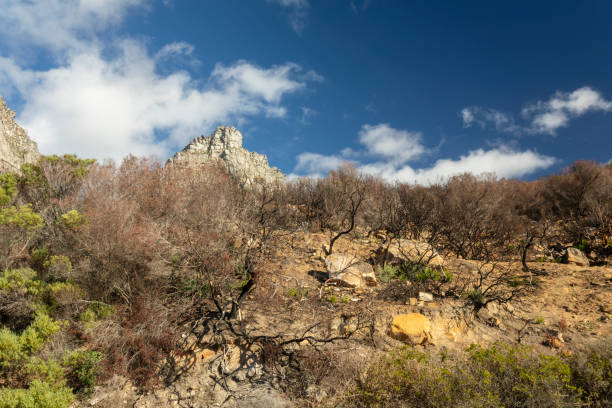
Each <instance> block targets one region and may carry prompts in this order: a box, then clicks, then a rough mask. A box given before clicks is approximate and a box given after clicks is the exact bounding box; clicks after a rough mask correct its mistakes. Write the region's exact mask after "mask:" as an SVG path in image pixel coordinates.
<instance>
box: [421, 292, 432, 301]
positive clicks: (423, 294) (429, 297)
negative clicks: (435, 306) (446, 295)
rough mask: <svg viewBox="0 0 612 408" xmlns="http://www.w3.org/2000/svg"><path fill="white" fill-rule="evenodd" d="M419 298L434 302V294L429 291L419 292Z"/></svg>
mask: <svg viewBox="0 0 612 408" xmlns="http://www.w3.org/2000/svg"><path fill="white" fill-rule="evenodd" d="M419 300H422V301H423V302H433V295H432V294H431V293H428V292H419Z"/></svg>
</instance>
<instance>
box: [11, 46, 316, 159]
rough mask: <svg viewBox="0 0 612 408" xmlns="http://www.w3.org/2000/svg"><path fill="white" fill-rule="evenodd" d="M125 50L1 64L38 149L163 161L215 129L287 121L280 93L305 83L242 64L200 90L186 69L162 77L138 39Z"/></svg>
mask: <svg viewBox="0 0 612 408" xmlns="http://www.w3.org/2000/svg"><path fill="white" fill-rule="evenodd" d="M120 48H121V51H120V52H119V54H118V56H117V57H116V58H114V59H112V60H110V61H109V60H106V59H104V58H103V57H102V56H101V55H100V54H99V53H98V52H96V51H92V52H90V53H82V54H78V55H77V56H75V57H74V58H72V59H71V60H70V62H69V63H68V64H67V65H66V66H63V67H59V68H55V69H51V70H48V71H29V70H21V69H19V68H18V67H15V66H14V65H11V64H10V63H8V64H7V63H6V61H0V72H3V74H4V76H6V77H8V78H9V79H10V80H11V82H12V83H13V84H15V85H16V86H17V87H18V88H19V93H20V94H21V95H22V96H23V97H25V98H26V102H25V105H24V107H23V109H22V111H21V114H20V116H19V120H20V122H21V123H22V124H23V126H24V127H25V128H26V129H28V131H29V133H30V134H31V135H32V136H33V138H34V139H35V140H36V141H37V142H38V143H39V146H40V149H41V151H43V152H45V153H56V152H63V151H65V150H66V149H70V150H71V151H74V152H75V153H78V154H79V155H83V156H87V157H97V158H104V157H112V158H121V157H123V156H124V155H126V154H127V153H133V154H137V155H147V154H157V155H160V156H162V157H165V156H167V154H168V153H169V152H170V151H171V150H172V149H175V148H176V147H180V146H181V145H184V144H185V143H186V142H187V141H188V140H189V139H190V138H192V137H193V136H194V135H197V134H198V132H199V131H201V130H202V129H210V128H211V127H213V126H215V125H216V124H220V123H222V122H227V121H236V120H238V119H240V118H241V117H244V116H248V115H257V114H265V115H268V116H282V115H283V114H284V108H283V107H282V106H280V105H279V103H280V101H281V98H282V96H283V95H286V94H289V93H292V92H296V91H298V90H300V89H302V88H304V86H305V83H304V82H300V81H298V80H295V79H293V78H292V77H293V75H294V73H295V72H297V71H299V70H300V68H299V66H297V65H294V64H285V65H281V66H277V67H272V68H262V67H259V66H257V65H254V64H251V63H248V62H245V61H239V62H237V63H235V64H233V65H231V66H224V65H217V66H216V68H215V69H214V71H213V73H212V75H211V76H210V78H209V80H208V82H207V83H206V84H204V85H203V86H202V85H198V84H197V82H196V81H194V80H193V78H191V77H190V76H189V74H187V73H186V72H176V73H173V74H170V75H166V76H160V75H159V74H157V73H156V66H157V62H156V60H155V58H153V57H151V56H150V55H149V54H148V53H147V51H146V49H144V47H143V46H142V44H140V43H138V42H133V41H124V42H123V43H122V44H121V47H120ZM0 76H2V75H0ZM160 135H162V136H165V137H160Z"/></svg>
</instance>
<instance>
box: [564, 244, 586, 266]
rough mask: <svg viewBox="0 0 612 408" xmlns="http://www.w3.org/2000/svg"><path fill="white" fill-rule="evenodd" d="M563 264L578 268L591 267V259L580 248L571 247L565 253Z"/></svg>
mask: <svg viewBox="0 0 612 408" xmlns="http://www.w3.org/2000/svg"><path fill="white" fill-rule="evenodd" d="M563 262H564V263H569V264H574V265H578V266H589V258H587V256H586V255H585V254H584V252H582V251H581V250H579V249H578V248H574V247H569V248H567V249H566V250H565V252H564V253H563Z"/></svg>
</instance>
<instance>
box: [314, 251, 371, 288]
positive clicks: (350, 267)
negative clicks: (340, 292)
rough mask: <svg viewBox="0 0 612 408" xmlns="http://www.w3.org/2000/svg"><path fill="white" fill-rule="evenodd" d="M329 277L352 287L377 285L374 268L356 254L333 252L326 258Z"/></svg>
mask: <svg viewBox="0 0 612 408" xmlns="http://www.w3.org/2000/svg"><path fill="white" fill-rule="evenodd" d="M325 267H326V268H327V272H328V274H329V279H330V280H331V281H332V282H336V283H338V284H340V285H343V286H348V287H350V288H356V287H362V286H366V285H369V286H373V285H376V275H374V268H372V265H370V264H369V263H367V262H364V261H361V260H359V259H357V258H355V257H354V256H350V255H346V254H341V253H333V254H331V255H329V256H328V257H327V258H325Z"/></svg>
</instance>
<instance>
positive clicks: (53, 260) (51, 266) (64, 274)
mask: <svg viewBox="0 0 612 408" xmlns="http://www.w3.org/2000/svg"><path fill="white" fill-rule="evenodd" d="M43 267H44V268H45V272H46V274H47V279H68V277H70V275H71V272H72V262H70V259H69V258H68V257H67V256H64V255H51V256H50V257H49V259H47V260H46V261H44V262H43Z"/></svg>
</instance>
